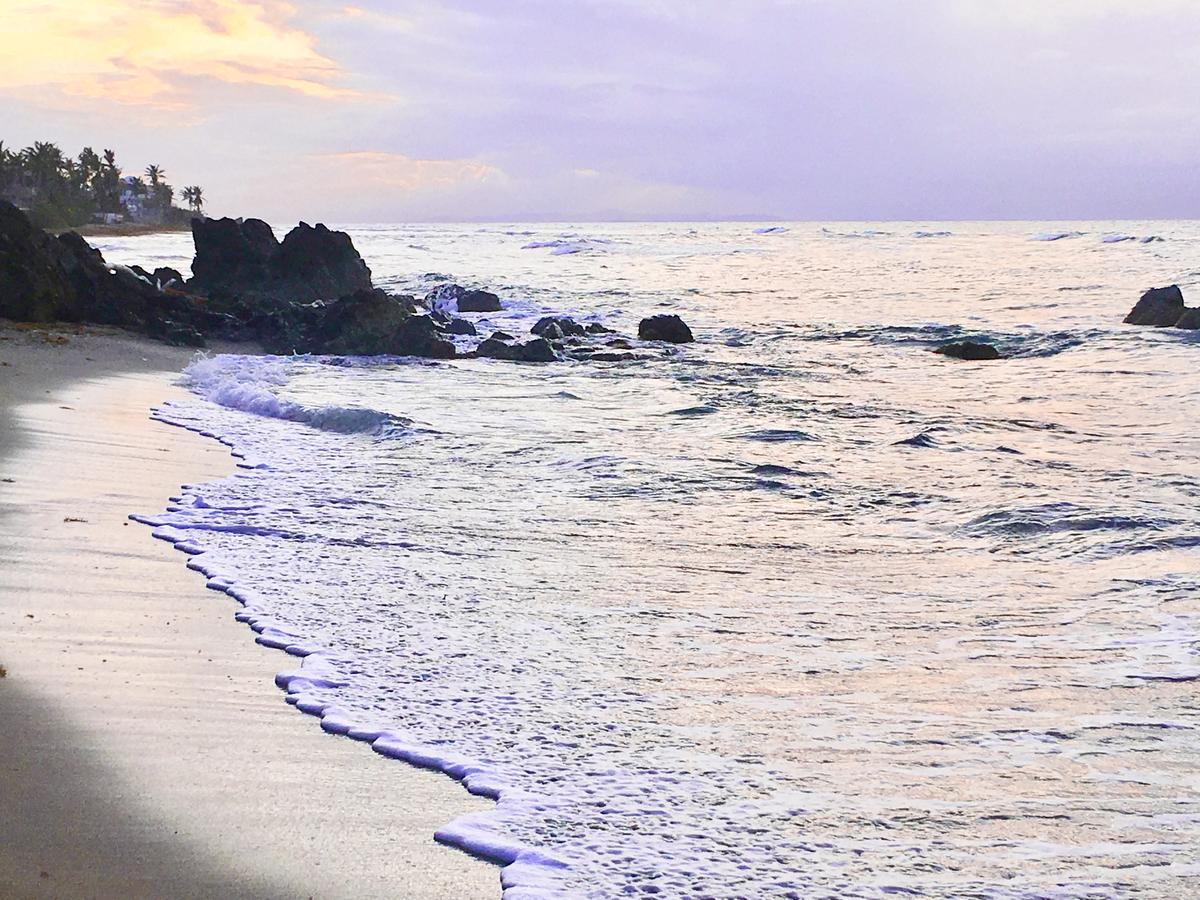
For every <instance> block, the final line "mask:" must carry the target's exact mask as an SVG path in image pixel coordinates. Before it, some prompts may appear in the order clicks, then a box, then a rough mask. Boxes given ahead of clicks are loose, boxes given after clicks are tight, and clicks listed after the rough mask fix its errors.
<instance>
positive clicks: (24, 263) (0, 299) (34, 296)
mask: <svg viewBox="0 0 1200 900" xmlns="http://www.w3.org/2000/svg"><path fill="white" fill-rule="evenodd" d="M144 271H145V270H142V272H143V273H144ZM0 315H2V316H5V317H7V318H12V319H16V320H18V321H24V322H50V321H56V320H58V321H66V322H93V323H96V324H101V325H116V326H119V327H122V328H128V329H130V330H133V331H138V332H141V333H142V334H148V335H151V336H154V337H158V338H161V339H164V340H172V341H175V342H177V343H186V344H188V345H191V346H199V345H202V344H203V342H204V339H203V335H204V334H205V333H206V332H207V330H208V329H209V328H210V327H212V325H213V324H214V323H215V322H217V321H220V317H219V316H214V315H213V314H212V313H211V312H210V311H208V310H206V309H205V308H204V306H203V305H202V304H200V303H198V302H197V299H196V298H193V297H186V296H167V295H165V294H163V293H161V292H160V291H159V290H158V289H157V287H156V286H155V285H154V284H152V283H151V282H150V281H149V280H147V278H146V277H144V275H143V274H139V273H138V271H136V270H134V269H132V268H130V267H126V266H110V265H108V264H107V263H106V262H105V261H104V257H103V256H102V255H101V254H100V252H99V251H98V250H96V249H94V248H93V247H91V246H90V245H89V244H88V243H87V241H85V240H84V239H83V238H82V237H80V236H79V235H78V234H76V233H75V232H67V233H65V234H62V235H60V236H59V237H52V236H51V235H48V234H46V233H45V232H43V231H41V230H40V229H37V228H34V227H33V225H32V224H31V223H30V221H29V219H28V218H27V217H26V216H25V214H24V213H22V212H21V211H20V210H18V209H17V208H16V207H15V206H13V205H11V204H9V203H4V202H2V201H0Z"/></svg>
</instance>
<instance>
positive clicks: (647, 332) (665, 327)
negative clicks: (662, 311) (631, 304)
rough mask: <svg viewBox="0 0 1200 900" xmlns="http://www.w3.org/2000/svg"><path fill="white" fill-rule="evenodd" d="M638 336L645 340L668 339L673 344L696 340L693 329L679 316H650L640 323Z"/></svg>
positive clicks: (688, 342)
mask: <svg viewBox="0 0 1200 900" xmlns="http://www.w3.org/2000/svg"><path fill="white" fill-rule="evenodd" d="M638 337H639V338H641V339H642V340H643V341H667V342H668V343H671V344H690V343H691V342H692V341H694V340H696V339H695V338H694V337H692V330H691V329H690V328H688V327H687V325H686V324H685V323H684V321H683V319H681V318H679V316H668V315H659V316H650V318H648V319H642V321H641V322H639V323H638Z"/></svg>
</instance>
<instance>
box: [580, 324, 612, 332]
mask: <svg viewBox="0 0 1200 900" xmlns="http://www.w3.org/2000/svg"><path fill="white" fill-rule="evenodd" d="M583 330H584V331H586V332H587V333H588V334H614V332H613V330H612V329H611V328H605V327H604V326H603V325H601V324H600V323H599V322H588V324H587V325H585V326H584V327H583Z"/></svg>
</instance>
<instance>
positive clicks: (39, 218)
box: [0, 141, 204, 228]
mask: <svg viewBox="0 0 1200 900" xmlns="http://www.w3.org/2000/svg"><path fill="white" fill-rule="evenodd" d="M166 174H167V173H166V172H165V171H164V170H163V168H162V166H159V165H150V166H147V167H146V169H145V171H144V173H143V174H141V175H138V176H136V177H133V178H123V177H122V172H121V167H120V166H119V165H118V164H117V157H116V154H115V153H114V152H113V151H112V150H104V151H103V153H96V151H95V150H93V149H92V148H91V147H84V148H83V150H81V151H80V153H79V155H78V156H76V157H74V158H72V157H70V156H67V155H66V154H64V153H63V152H62V150H61V149H60V148H59V147H58V145H57V144H53V143H50V142H49V141H36V142H35V143H34V144H33V145H32V146H29V147H25V148H24V149H22V150H10V149H9V148H7V147H5V146H4V142H3V141H0V198H3V199H5V200H9V201H10V202H12V203H15V204H16V205H17V206H20V207H23V208H25V209H28V210H29V214H30V217H31V218H32V219H33V220H34V221H35V222H36V223H37V224H38V225H40V226H41V227H42V228H71V227H75V226H79V225H85V224H87V223H89V222H93V221H96V220H97V219H98V218H101V216H99V215H98V214H114V215H119V216H122V217H123V218H124V219H127V220H130V221H145V222H154V223H168V224H173V223H183V222H186V220H187V218H188V213H186V212H184V210H182V209H179V208H177V207H176V206H175V189H174V188H173V187H172V186H171V185H170V184H168V183H167V182H166V180H165V176H166ZM179 196H180V198H181V199H182V200H183V202H184V203H186V204H187V206H188V209H189V210H191V212H192V213H197V214H198V213H201V212H202V210H203V209H204V190H203V189H202V188H201V187H200V186H199V185H189V186H188V187H185V188H183V189H182V190H181V191H180V193H179Z"/></svg>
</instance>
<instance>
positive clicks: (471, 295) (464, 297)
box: [425, 284, 503, 313]
mask: <svg viewBox="0 0 1200 900" xmlns="http://www.w3.org/2000/svg"><path fill="white" fill-rule="evenodd" d="M425 303H426V305H427V306H428V307H429V308H430V309H431V310H437V311H440V312H443V313H452V312H460V313H468V312H500V311H501V309H503V307H502V306H501V305H500V298H499V297H497V296H496V295H495V294H493V293H492V292H491V291H480V290H471V289H469V288H465V287H463V286H462V285H461V284H442V285H438V286H437V287H436V288H434V289H433V290H432V291H430V292H429V293H428V294H426V295H425Z"/></svg>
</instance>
